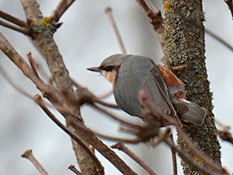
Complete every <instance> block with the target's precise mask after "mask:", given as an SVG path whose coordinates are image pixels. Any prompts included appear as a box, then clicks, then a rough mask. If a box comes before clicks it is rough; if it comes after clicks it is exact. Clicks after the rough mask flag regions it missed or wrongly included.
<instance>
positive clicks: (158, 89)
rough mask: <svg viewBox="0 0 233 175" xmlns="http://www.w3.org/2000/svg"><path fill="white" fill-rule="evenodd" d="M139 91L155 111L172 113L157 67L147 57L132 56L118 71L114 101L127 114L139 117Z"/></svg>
mask: <svg viewBox="0 0 233 175" xmlns="http://www.w3.org/2000/svg"><path fill="white" fill-rule="evenodd" d="M140 90H143V91H145V93H146V94H147V96H148V98H149V100H150V101H151V104H152V105H153V106H154V107H155V108H156V109H160V110H161V111H162V112H165V113H167V114H172V113H173V112H174V108H173V106H172V103H171V102H170V100H169V95H168V92H167V88H166V85H165V83H164V81H163V79H162V77H161V75H160V71H159V69H158V67H157V66H156V65H155V64H154V62H153V61H152V60H151V59H149V58H147V57H141V56H136V57H135V56H134V57H133V58H132V59H128V60H127V61H125V62H124V64H122V65H121V67H120V69H119V72H118V76H117V78H116V83H115V86H114V96H115V100H116V102H117V104H118V105H119V106H120V107H121V108H122V109H123V110H124V111H126V112H127V113H129V114H131V115H135V116H140V115H141V112H142V104H141V102H140V100H139V98H138V92H139V91H140Z"/></svg>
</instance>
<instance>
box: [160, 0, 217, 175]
mask: <svg viewBox="0 0 233 175" xmlns="http://www.w3.org/2000/svg"><path fill="white" fill-rule="evenodd" d="M164 11H165V19H164V27H165V48H166V49H165V57H164V61H165V62H166V64H167V65H168V66H174V67H176V66H179V65H184V64H185V65H186V69H183V70H179V71H176V72H175V73H176V75H177V76H178V77H179V78H180V79H181V80H182V81H183V82H184V83H185V86H186V91H187V98H188V100H190V101H193V102H195V103H197V104H199V105H200V106H203V107H205V108H206V109H207V110H208V116H207V117H206V121H205V123H204V124H203V125H202V126H201V127H198V126H194V125H192V124H187V125H185V126H184V128H183V129H184V130H185V133H186V134H187V135H188V136H189V137H190V139H191V140H192V142H194V143H195V144H197V148H199V149H200V150H201V151H203V152H205V153H206V155H208V156H209V157H210V158H211V159H212V160H213V161H215V162H216V164H218V165H219V166H220V165H221V160H220V145H219V142H218V140H217V135H216V133H217V132H216V127H215V124H214V120H213V113H212V103H211V99H212V97H211V93H210V90H209V81H208V80H207V72H206V66H205V56H204V51H205V44H204V26H203V20H204V16H203V11H202V1H201V0H193V1H187V0H175V1H174V0H164ZM207 138H208V139H207ZM178 143H179V146H180V147H181V149H182V150H183V151H184V152H186V153H188V154H189V155H190V156H191V157H192V158H193V159H195V157H193V156H194V155H193V153H192V152H191V151H190V148H189V147H188V146H187V144H186V143H185V140H183V138H182V137H180V136H179V138H178ZM182 165H183V172H184V174H201V173H200V172H199V171H197V170H194V169H193V168H191V167H190V166H189V164H188V162H186V161H182Z"/></svg>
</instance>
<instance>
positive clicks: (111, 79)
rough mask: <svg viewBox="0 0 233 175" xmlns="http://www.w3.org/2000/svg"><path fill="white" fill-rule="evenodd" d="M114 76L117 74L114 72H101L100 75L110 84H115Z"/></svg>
mask: <svg viewBox="0 0 233 175" xmlns="http://www.w3.org/2000/svg"><path fill="white" fill-rule="evenodd" d="M116 74H117V72H116V71H111V72H106V71H102V75H103V76H104V77H105V78H106V79H107V80H108V81H109V82H110V83H112V84H114V83H115V80H116Z"/></svg>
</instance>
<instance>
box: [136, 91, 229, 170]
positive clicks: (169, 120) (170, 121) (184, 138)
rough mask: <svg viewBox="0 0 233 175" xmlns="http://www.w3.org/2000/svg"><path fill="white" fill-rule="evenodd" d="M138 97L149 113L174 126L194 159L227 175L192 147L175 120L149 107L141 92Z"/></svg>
mask: <svg viewBox="0 0 233 175" xmlns="http://www.w3.org/2000/svg"><path fill="white" fill-rule="evenodd" d="M139 97H141V100H143V103H144V104H145V105H146V107H148V108H149V109H150V111H151V112H153V113H154V114H155V115H159V117H161V118H162V119H163V120H165V121H167V123H168V124H171V125H174V126H175V127H176V129H177V132H178V135H179V136H180V137H181V138H182V140H184V142H185V143H186V144H187V146H188V148H189V150H191V152H192V154H193V155H195V157H197V158H198V160H201V162H203V164H204V163H205V164H206V165H208V166H209V167H211V168H212V169H214V170H215V171H216V172H219V173H222V174H228V173H227V172H226V170H225V169H223V168H222V167H220V166H219V165H218V164H216V163H215V162H213V161H212V160H211V159H210V158H209V157H207V156H206V155H205V154H203V153H202V152H200V151H199V150H198V149H197V148H196V147H195V146H194V144H193V142H192V141H191V140H190V139H189V137H188V136H187V135H186V134H185V133H184V132H183V130H182V128H181V126H180V124H179V123H178V121H177V120H175V119H173V118H171V117H169V116H168V115H166V114H165V113H162V112H161V111H159V110H158V109H156V108H155V107H153V106H152V105H151V102H150V101H149V99H148V98H147V96H145V95H144V94H143V92H142V93H140V96H139ZM142 97H143V98H142ZM164 141H165V142H166V140H164ZM166 143H167V142H166ZM192 161H193V163H196V162H194V160H192ZM195 166H196V165H195Z"/></svg>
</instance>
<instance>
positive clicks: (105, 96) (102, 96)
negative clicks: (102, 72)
mask: <svg viewBox="0 0 233 175" xmlns="http://www.w3.org/2000/svg"><path fill="white" fill-rule="evenodd" d="M112 92H113V90H112V89H111V90H110V91H109V92H106V93H105V94H103V95H99V96H98V99H105V98H107V97H109V96H110V95H112Z"/></svg>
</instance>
